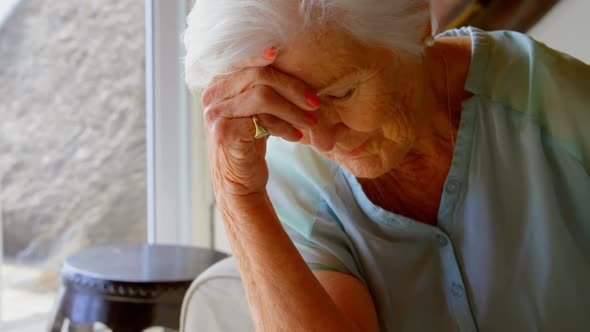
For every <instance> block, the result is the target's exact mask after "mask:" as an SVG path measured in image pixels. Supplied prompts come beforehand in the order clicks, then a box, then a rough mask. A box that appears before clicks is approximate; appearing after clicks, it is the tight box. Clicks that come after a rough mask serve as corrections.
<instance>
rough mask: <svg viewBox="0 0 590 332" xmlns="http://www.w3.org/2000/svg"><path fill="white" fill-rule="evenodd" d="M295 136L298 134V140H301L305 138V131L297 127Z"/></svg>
mask: <svg viewBox="0 0 590 332" xmlns="http://www.w3.org/2000/svg"><path fill="white" fill-rule="evenodd" d="M295 136H297V140H300V139H302V138H303V133H302V132H301V131H300V130H299V129H297V128H295Z"/></svg>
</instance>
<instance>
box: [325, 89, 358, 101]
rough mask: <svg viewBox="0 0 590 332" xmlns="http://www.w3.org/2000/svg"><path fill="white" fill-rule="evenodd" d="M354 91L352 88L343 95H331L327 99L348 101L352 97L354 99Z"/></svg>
mask: <svg viewBox="0 0 590 332" xmlns="http://www.w3.org/2000/svg"><path fill="white" fill-rule="evenodd" d="M354 90H355V89H354V88H352V89H350V90H347V91H344V92H343V93H341V94H331V95H328V96H327V97H328V98H330V99H338V100H347V99H349V98H350V97H352V95H353V94H354Z"/></svg>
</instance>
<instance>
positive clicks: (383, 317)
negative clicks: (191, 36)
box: [267, 28, 590, 332]
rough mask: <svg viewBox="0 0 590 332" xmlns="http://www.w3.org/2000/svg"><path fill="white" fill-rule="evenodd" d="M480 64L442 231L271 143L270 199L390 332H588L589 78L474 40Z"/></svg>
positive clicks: (312, 256) (305, 250)
mask: <svg viewBox="0 0 590 332" xmlns="http://www.w3.org/2000/svg"><path fill="white" fill-rule="evenodd" d="M444 35H454V36H459V35H470V36H471V38H472V41H473V55H472V60H471V65H470V70H469V74H468V78H467V82H466V84H465V89H466V90H467V91H470V92H471V93H473V96H472V97H471V98H469V99H468V100H466V101H465V102H464V103H463V105H462V107H463V110H462V115H461V122H460V128H459V133H458V138H457V142H456V147H455V151H454V156H453V161H452V165H451V169H450V172H449V174H448V177H447V180H446V183H445V187H444V193H443V196H442V200H441V203H440V210H439V212H438V225H437V227H433V226H430V225H426V224H423V223H419V222H416V221H414V220H411V219H408V218H405V217H403V216H400V215H396V214H393V213H390V212H388V211H385V210H383V209H381V208H380V207H379V206H376V205H374V204H373V203H372V202H371V201H370V200H369V199H368V198H367V196H366V195H365V194H364V192H363V190H362V189H361V186H360V185H359V182H358V181H357V179H356V178H355V177H354V176H352V175H351V174H350V173H348V172H347V171H346V170H344V169H343V168H341V167H339V166H338V165H337V164H335V163H334V162H332V161H330V160H327V159H324V158H322V157H321V156H319V155H318V154H316V153H315V152H313V151H312V150H311V149H309V148H308V147H305V146H303V145H300V144H292V143H287V142H284V141H282V140H279V139H270V140H269V153H268V157H267V160H268V163H269V167H270V174H271V175H270V182H269V187H268V189H269V195H270V196H271V200H272V202H273V205H274V207H275V209H276V211H277V213H278V215H279V218H280V219H281V221H282V223H283V225H284V227H285V229H286V230H287V232H288V233H289V235H290V236H291V238H292V240H293V241H294V243H295V244H296V246H297V248H298V249H299V251H300V253H301V254H302V256H303V257H304V259H305V260H306V261H307V262H308V264H309V266H310V267H311V268H312V269H325V270H335V271H341V272H344V273H349V274H352V275H354V276H355V277H356V278H358V279H359V280H361V281H362V282H363V283H365V285H367V287H368V288H369V290H370V291H371V294H372V296H373V299H374V302H375V304H376V308H377V312H378V315H379V319H380V324H381V327H382V330H383V331H396V332H399V331H420V332H422V331H502V332H506V331H590V177H589V175H588V174H589V170H590V67H589V66H588V65H586V64H584V63H582V62H580V61H578V60H576V59H573V58H571V57H569V56H567V55H565V54H562V53H559V52H557V51H554V50H552V49H550V48H548V47H546V46H545V45H543V44H541V43H539V42H536V41H534V40H532V39H531V38H529V37H527V36H526V35H523V34H519V33H515V32H508V31H499V32H484V31H481V30H477V29H474V28H464V29H461V30H453V31H449V32H446V33H445V34H444Z"/></svg>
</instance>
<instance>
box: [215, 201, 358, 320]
mask: <svg viewBox="0 0 590 332" xmlns="http://www.w3.org/2000/svg"><path fill="white" fill-rule="evenodd" d="M218 203H219V206H220V209H221V213H222V216H223V219H224V226H225V229H226V233H227V236H228V238H229V241H230V243H231V246H232V249H233V252H234V254H235V256H236V259H237V262H238V266H239V269H240V273H241V276H242V280H243V283H244V288H245V290H246V294H247V297H248V303H249V305H250V310H251V312H252V316H253V319H254V323H255V326H256V330H257V331H273V332H274V331H357V330H358V329H357V328H356V327H355V325H354V323H353V322H352V321H351V320H350V319H348V318H347V317H346V316H345V315H344V313H343V312H342V311H341V310H340V309H339V308H338V306H337V305H336V304H335V303H334V301H333V300H332V299H331V298H330V296H329V294H328V293H327V292H326V291H325V289H324V288H323V287H322V285H321V284H320V283H319V281H318V280H317V279H316V277H315V276H314V275H313V273H312V272H311V270H310V269H309V268H308V266H307V264H306V263H305V262H304V260H303V258H302V257H301V255H300V254H299V252H298V251H297V249H296V248H295V246H294V245H293V243H292V242H291V240H290V239H289V237H288V235H287V234H286V232H285V231H284V229H283V227H282V226H281V224H280V222H279V219H278V217H277V215H276V213H275V211H274V209H273V207H272V204H271V202H270V200H269V198H268V196H267V194H266V193H260V194H256V195H250V196H230V195H226V196H218Z"/></svg>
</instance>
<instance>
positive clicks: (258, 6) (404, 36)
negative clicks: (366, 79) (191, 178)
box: [183, 0, 430, 92]
mask: <svg viewBox="0 0 590 332" xmlns="http://www.w3.org/2000/svg"><path fill="white" fill-rule="evenodd" d="M429 19H430V10H429V6H428V0H197V2H196V4H195V6H194V8H193V9H192V11H191V13H190V14H189V15H188V18H187V23H188V27H187V29H186V30H185V32H184V34H183V38H184V45H185V47H186V51H187V54H186V58H185V75H186V82H187V84H188V86H189V88H190V90H191V91H193V92H200V91H202V90H203V89H204V88H205V87H206V86H207V85H208V84H209V83H210V82H211V80H212V79H213V78H214V77H216V76H219V75H224V74H228V73H230V72H231V69H232V66H235V65H237V64H238V63H240V62H242V61H244V60H246V59H248V58H251V57H253V56H257V55H260V56H261V55H262V52H263V50H265V49H267V48H269V47H271V46H276V47H279V48H281V47H288V45H289V43H290V42H291V41H292V40H293V39H294V38H296V37H297V36H300V35H301V34H302V33H305V32H307V31H310V29H312V28H317V27H319V28H321V27H322V26H324V25H326V24H328V23H330V24H336V25H337V26H339V27H341V28H343V29H345V30H346V31H348V32H349V33H351V34H352V35H353V36H355V37H356V38H358V39H359V40H360V41H362V42H364V43H366V44H369V45H375V46H383V47H387V48H389V49H391V50H392V51H395V52H398V53H409V54H416V55H418V54H421V52H422V51H423V47H422V40H423V39H424V37H425V36H426V34H427V28H428V21H429ZM234 70H235V68H234Z"/></svg>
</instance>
